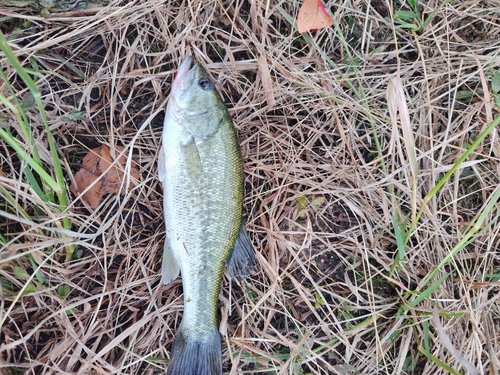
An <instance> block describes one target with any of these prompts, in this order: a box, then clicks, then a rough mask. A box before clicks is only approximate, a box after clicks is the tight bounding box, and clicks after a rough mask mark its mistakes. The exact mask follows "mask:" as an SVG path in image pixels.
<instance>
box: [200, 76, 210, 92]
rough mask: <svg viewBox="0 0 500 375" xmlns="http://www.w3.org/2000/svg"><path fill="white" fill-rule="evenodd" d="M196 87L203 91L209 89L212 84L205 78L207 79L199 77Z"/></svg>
mask: <svg viewBox="0 0 500 375" xmlns="http://www.w3.org/2000/svg"><path fill="white" fill-rule="evenodd" d="M198 85H199V86H200V87H201V88H202V89H203V90H207V89H209V88H210V87H211V86H212V83H211V82H210V80H209V79H208V78H207V77H201V78H200V79H199V80H198Z"/></svg>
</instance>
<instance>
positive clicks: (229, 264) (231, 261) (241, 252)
mask: <svg viewBox="0 0 500 375" xmlns="http://www.w3.org/2000/svg"><path fill="white" fill-rule="evenodd" d="M226 268H227V271H228V272H229V276H231V279H233V280H237V281H239V280H241V279H244V278H246V277H248V276H250V274H251V273H252V272H253V270H254V269H255V254H254V251H253V247H252V243H251V242H250V238H249V237H248V233H247V231H246V229H245V226H244V224H243V223H241V226H240V233H239V234H238V239H237V240H236V243H235V245H234V249H233V252H232V253H231V255H230V256H229V258H228V259H227V260H226Z"/></svg>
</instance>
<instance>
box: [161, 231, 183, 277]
mask: <svg viewBox="0 0 500 375" xmlns="http://www.w3.org/2000/svg"><path fill="white" fill-rule="evenodd" d="M180 271H181V269H180V267H179V264H178V263H177V260H176V259H175V257H174V254H173V253H172V249H171V248H170V244H169V242H168V238H165V247H164V248H163V261H162V264H161V277H162V279H163V284H165V285H167V284H168V283H170V282H171V281H173V280H175V279H176V278H177V277H178V276H179V273H180Z"/></svg>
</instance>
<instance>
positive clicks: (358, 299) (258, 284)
mask: <svg viewBox="0 0 500 375" xmlns="http://www.w3.org/2000/svg"><path fill="white" fill-rule="evenodd" d="M301 3H302V2H301V1H275V2H264V1H259V0H256V1H252V2H246V1H241V0H234V1H224V0H219V1H213V0H205V1H201V0H189V1H187V0H186V1H165V0H141V1H119V0H118V1H106V2H94V3H91V2H76V3H71V4H69V3H68V2H65V1H62V0H61V1H51V2H41V1H25V2H20V1H18V0H9V1H8V2H6V1H2V2H1V4H0V31H1V32H2V34H3V36H2V37H1V40H0V46H1V47H2V51H3V54H2V55H1V56H0V63H1V65H2V72H3V73H2V75H1V76H0V77H1V78H0V99H1V103H0V148H1V153H0V195H1V200H0V243H1V245H0V246H1V247H0V282H1V289H0V293H1V300H0V327H1V333H0V373H1V374H4V373H5V374H24V373H26V374H162V373H164V372H165V368H166V366H167V363H168V358H169V355H170V350H171V346H172V341H173V338H174V335H175V332H176V330H177V328H178V325H179V322H180V319H181V317H182V287H181V280H180V278H179V279H177V280H175V281H174V282H173V283H171V284H169V285H167V286H164V285H162V283H161V282H160V275H159V271H160V265H161V257H162V249H163V241H164V233H165V230H164V223H163V208H162V199H163V196H162V188H161V185H160V183H159V181H158V177H157V157H158V151H159V148H160V136H161V131H162V124H163V116H164V108H165V105H166V103H167V100H168V97H169V92H170V85H171V83H172V80H173V77H174V75H175V71H176V69H177V66H178V64H179V63H180V61H182V59H183V58H184V57H185V56H186V55H187V54H194V55H195V56H196V58H197V59H198V60H199V61H200V62H202V63H203V64H204V65H205V67H206V69H207V70H208V71H209V73H210V75H211V76H212V78H213V79H214V81H215V82H216V86H217V88H218V89H219V91H220V93H221V95H222V97H223V99H224V101H225V103H226V105H227V107H228V109H229V112H230V114H231V116H232V118H233V119H234V123H235V126H236V128H237V131H238V136H239V139H240V144H241V150H242V154H243V159H244V169H245V177H246V184H245V202H244V205H245V221H246V225H247V228H248V232H249V234H250V237H251V239H252V242H253V244H254V247H255V251H256V258H257V269H256V272H255V273H254V274H253V275H252V276H251V277H250V278H248V279H246V280H244V281H242V282H241V283H240V284H236V283H230V281H229V279H228V277H227V275H226V276H225V278H224V280H223V285H222V289H221V294H220V298H219V299H220V320H221V333H222V335H223V336H222V340H223V357H224V373H225V374H254V373H262V374H448V373H450V374H465V373H470V374H474V373H478V374H496V373H499V369H500V361H499V360H498V358H500V329H499V327H500V294H499V280H500V255H499V251H498V246H499V239H498V230H499V229H500V221H499V217H500V210H499V208H500V207H499V206H498V204H497V201H498V198H499V195H500V189H499V188H498V186H499V185H498V182H499V181H498V180H499V178H498V171H499V161H500V159H499V157H500V141H499V135H498V129H497V125H498V123H499V122H500V118H499V117H498V105H499V104H500V96H499V89H500V71H499V68H500V59H499V58H498V56H499V52H500V34H499V30H500V28H499V26H500V21H499V19H500V18H499V13H500V10H499V9H500V2H499V1H497V0H495V1H484V0H482V1H479V0H476V1H475V0H473V1H468V2H461V1H434V0H431V1H425V2H424V1H416V0H413V1H410V0H408V1H403V0H393V1H384V0H359V1H358V0H345V1H344V0H341V1H325V5H326V9H327V11H328V13H329V14H330V16H331V17H332V19H333V25H332V26H331V27H328V28H326V29H322V30H316V31H311V32H310V33H306V34H303V35H300V34H299V33H298V31H297V27H296V24H295V18H296V16H297V14H298V11H299V8H300V5H301ZM10 50H11V51H12V53H9V51H10ZM16 61H18V64H16ZM37 92H40V96H39V97H38V96H37ZM37 99H38V101H37ZM100 145H107V146H109V147H110V149H111V153H112V154H113V153H115V152H116V151H117V150H119V149H118V148H117V147H116V146H123V147H125V150H126V155H125V156H126V158H127V160H128V164H126V165H123V168H124V169H125V175H127V168H131V166H133V164H134V163H135V164H136V165H137V167H138V168H139V170H140V175H141V178H140V180H139V181H135V180H134V181H132V180H131V179H127V180H126V181H124V184H123V187H122V188H123V191H122V192H123V195H120V194H118V195H117V194H107V195H106V196H105V197H104V200H103V201H102V202H101V203H100V205H99V206H98V207H95V208H94V207H91V206H89V205H88V204H86V203H85V202H84V201H83V200H82V198H81V196H79V195H75V194H74V193H73V192H71V190H70V186H71V185H72V184H73V176H74V174H75V173H76V172H77V171H78V170H79V169H80V167H81V164H82V160H83V158H84V156H85V155H86V154H87V153H88V152H89V150H90V149H93V148H96V147H98V146H100ZM128 171H130V169H128ZM44 173H45V174H44ZM129 175H130V174H129Z"/></svg>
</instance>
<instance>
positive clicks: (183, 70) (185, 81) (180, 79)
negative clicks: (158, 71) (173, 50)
mask: <svg viewBox="0 0 500 375" xmlns="http://www.w3.org/2000/svg"><path fill="white" fill-rule="evenodd" d="M197 66H198V63H197V62H196V61H195V60H194V58H193V56H187V57H186V59H185V60H184V61H183V62H182V64H181V65H180V66H179V69H178V70H177V74H176V76H175V80H174V85H175V86H176V87H178V88H179V89H181V90H184V89H186V88H188V87H189V85H190V84H191V81H192V80H193V74H192V73H194V71H195V69H196V67H197Z"/></svg>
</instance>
